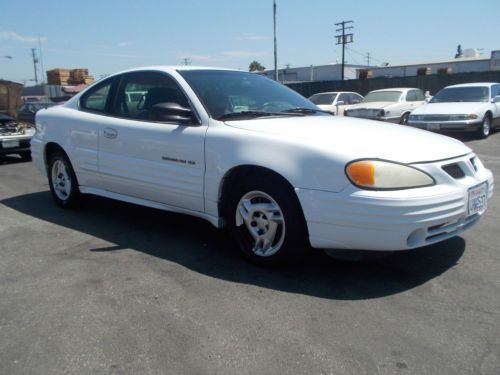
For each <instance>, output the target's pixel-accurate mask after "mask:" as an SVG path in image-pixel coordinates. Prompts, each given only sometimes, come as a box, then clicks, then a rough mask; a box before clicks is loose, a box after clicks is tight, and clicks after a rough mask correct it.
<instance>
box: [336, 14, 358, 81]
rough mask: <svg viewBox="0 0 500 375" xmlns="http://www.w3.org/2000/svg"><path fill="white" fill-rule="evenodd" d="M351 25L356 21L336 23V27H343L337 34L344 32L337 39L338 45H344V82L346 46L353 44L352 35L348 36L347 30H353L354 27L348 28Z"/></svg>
mask: <svg viewBox="0 0 500 375" xmlns="http://www.w3.org/2000/svg"><path fill="white" fill-rule="evenodd" d="M349 23H354V21H342V22H339V23H336V24H335V26H340V25H341V26H342V27H341V28H339V29H337V30H336V32H337V33H339V32H342V34H337V35H335V37H336V38H337V44H342V81H343V80H344V65H345V45H346V44H347V43H352V41H353V40H352V36H353V34H352V33H349V34H346V33H345V32H346V30H350V29H353V28H354V27H353V26H346V25H347V24H349Z"/></svg>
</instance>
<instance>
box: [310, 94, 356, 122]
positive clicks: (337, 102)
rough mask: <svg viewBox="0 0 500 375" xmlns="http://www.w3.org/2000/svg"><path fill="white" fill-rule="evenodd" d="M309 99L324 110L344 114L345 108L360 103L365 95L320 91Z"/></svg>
mask: <svg viewBox="0 0 500 375" xmlns="http://www.w3.org/2000/svg"><path fill="white" fill-rule="evenodd" d="M309 100H310V101H311V102H313V103H314V104H316V105H317V106H318V107H319V108H321V109H322V110H324V111H328V112H330V113H332V114H334V115H338V116H343V115H344V109H345V108H346V107H347V106H348V105H351V104H358V103H360V102H361V101H362V100H363V97H362V96H361V95H359V94H358V93H356V92H338V91H336V92H320V93H317V94H314V95H312V96H311V97H309Z"/></svg>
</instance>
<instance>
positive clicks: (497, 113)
mask: <svg viewBox="0 0 500 375" xmlns="http://www.w3.org/2000/svg"><path fill="white" fill-rule="evenodd" d="M409 125H411V126H414V127H416V128H421V129H427V130H432V131H446V132H448V131H451V132H454V131H459V132H476V133H477V135H478V136H479V137H480V138H487V137H488V136H489V135H490V132H491V130H492V129H494V128H498V127H500V83H496V82H488V83H467V84H462V85H453V86H448V87H445V88H444V89H442V90H441V91H439V92H438V93H437V94H436V95H435V96H434V97H433V98H432V100H431V101H430V102H429V104H427V105H424V106H422V107H420V108H417V109H416V110H415V111H413V112H412V113H411V115H410V121H409Z"/></svg>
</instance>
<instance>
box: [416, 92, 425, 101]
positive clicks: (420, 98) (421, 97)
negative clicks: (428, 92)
mask: <svg viewBox="0 0 500 375" xmlns="http://www.w3.org/2000/svg"><path fill="white" fill-rule="evenodd" d="M415 95H416V97H417V101H423V100H425V94H424V92H423V91H422V90H415Z"/></svg>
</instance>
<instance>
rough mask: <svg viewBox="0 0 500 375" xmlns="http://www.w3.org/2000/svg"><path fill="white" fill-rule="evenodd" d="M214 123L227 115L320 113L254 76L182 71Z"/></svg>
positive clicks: (282, 88) (300, 98)
mask: <svg viewBox="0 0 500 375" xmlns="http://www.w3.org/2000/svg"><path fill="white" fill-rule="evenodd" d="M179 73H180V74H181V75H182V76H183V77H184V79H185V80H186V81H187V82H188V83H189V85H190V86H191V87H192V88H193V90H194V91H195V92H196V94H197V95H198V98H199V99H200V100H201V102H202V103H203V105H204V106H205V108H206V110H207V111H208V113H209V115H210V116H211V117H213V118H215V119H218V118H220V117H223V116H225V115H228V114H230V113H231V114H234V113H241V114H242V116H241V117H243V118H244V116H243V115H244V114H246V113H250V112H253V113H263V114H265V113H268V114H275V113H279V112H281V111H286V110H290V109H293V108H306V109H310V110H311V112H310V113H307V114H308V115H309V114H311V115H314V114H316V113H317V112H316V111H318V110H319V109H318V107H316V106H315V105H314V104H312V103H311V102H310V101H309V100H307V99H306V98H304V97H303V96H301V95H299V94H298V93H296V92H295V91H293V90H291V89H289V88H288V87H286V86H283V85H282V84H280V83H277V82H275V81H273V80H271V79H269V78H266V77H263V76H261V75H258V74H255V73H246V72H235V71H224V70H185V71H179Z"/></svg>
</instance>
